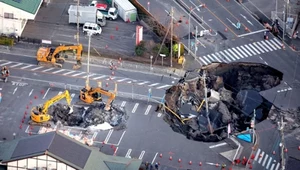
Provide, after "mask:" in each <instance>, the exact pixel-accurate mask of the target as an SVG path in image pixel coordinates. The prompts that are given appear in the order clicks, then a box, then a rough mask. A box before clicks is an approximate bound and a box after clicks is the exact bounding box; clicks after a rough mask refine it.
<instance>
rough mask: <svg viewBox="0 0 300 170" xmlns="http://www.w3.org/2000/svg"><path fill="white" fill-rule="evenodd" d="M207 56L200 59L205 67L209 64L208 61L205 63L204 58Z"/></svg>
mask: <svg viewBox="0 0 300 170" xmlns="http://www.w3.org/2000/svg"><path fill="white" fill-rule="evenodd" d="M204 57H205V56H203V57H199V59H200V61H201V62H202V63H203V64H204V65H207V62H206V61H204V59H203V58H204Z"/></svg>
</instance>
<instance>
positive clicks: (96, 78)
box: [93, 75, 106, 80]
mask: <svg viewBox="0 0 300 170" xmlns="http://www.w3.org/2000/svg"><path fill="white" fill-rule="evenodd" d="M104 77H106V76H105V75H103V76H100V77H95V78H93V79H94V80H98V79H101V78H104Z"/></svg>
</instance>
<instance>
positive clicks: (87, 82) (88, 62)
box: [86, 32, 93, 86]
mask: <svg viewBox="0 0 300 170" xmlns="http://www.w3.org/2000/svg"><path fill="white" fill-rule="evenodd" d="M87 35H88V37H89V44H88V59H87V77H86V86H89V81H90V80H89V79H90V51H91V37H92V35H93V34H92V32H87Z"/></svg>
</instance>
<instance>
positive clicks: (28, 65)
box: [21, 65, 33, 69]
mask: <svg viewBox="0 0 300 170" xmlns="http://www.w3.org/2000/svg"><path fill="white" fill-rule="evenodd" d="M31 66H33V65H27V66H24V67H22V68H21V69H25V68H29V67H31Z"/></svg>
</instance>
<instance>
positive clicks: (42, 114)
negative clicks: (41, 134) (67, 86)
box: [28, 90, 73, 127]
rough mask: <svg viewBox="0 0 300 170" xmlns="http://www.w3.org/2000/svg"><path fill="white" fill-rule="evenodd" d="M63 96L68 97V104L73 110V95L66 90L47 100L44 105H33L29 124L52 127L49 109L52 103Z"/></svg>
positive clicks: (71, 110)
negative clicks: (71, 105)
mask: <svg viewBox="0 0 300 170" xmlns="http://www.w3.org/2000/svg"><path fill="white" fill-rule="evenodd" d="M63 98H66V101H67V104H68V106H69V108H70V113H71V112H73V109H72V107H70V104H71V96H70V93H69V91H68V90H66V91H65V92H64V93H62V94H58V95H56V96H54V97H53V98H51V99H49V100H48V101H46V102H45V103H44V104H43V106H35V107H33V108H32V109H31V113H30V120H29V122H28V124H30V125H38V126H47V127H51V123H50V120H51V116H50V115H49V114H48V109H49V107H50V106H51V105H52V104H54V103H56V102H58V101H60V100H61V99H63Z"/></svg>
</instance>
